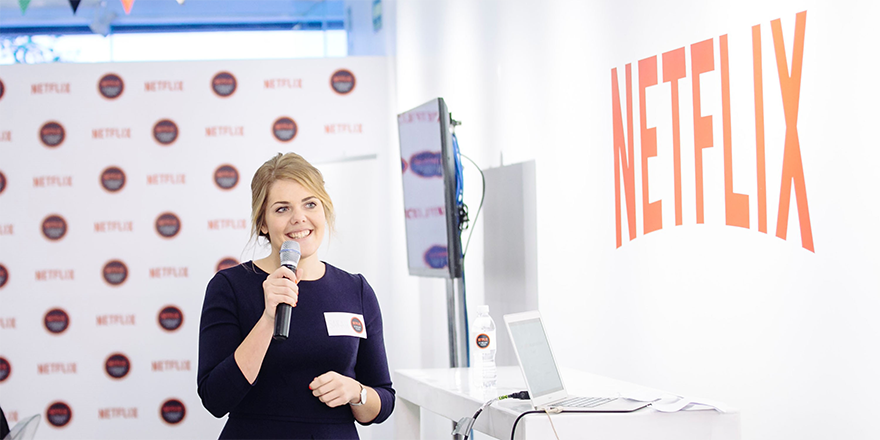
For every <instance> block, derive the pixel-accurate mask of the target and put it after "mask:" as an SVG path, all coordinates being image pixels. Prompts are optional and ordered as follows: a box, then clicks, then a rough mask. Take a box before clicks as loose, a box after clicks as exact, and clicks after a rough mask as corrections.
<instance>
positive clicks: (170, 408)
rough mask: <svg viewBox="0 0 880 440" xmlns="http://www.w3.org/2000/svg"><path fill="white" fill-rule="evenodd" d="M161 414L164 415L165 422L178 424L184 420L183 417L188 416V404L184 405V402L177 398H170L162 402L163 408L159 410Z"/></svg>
mask: <svg viewBox="0 0 880 440" xmlns="http://www.w3.org/2000/svg"><path fill="white" fill-rule="evenodd" d="M159 414H160V415H161V416H162V420H164V421H165V423H168V424H171V425H176V424H178V423H180V422H182V421H183V418H184V417H186V406H184V405H183V402H181V401H179V400H177V399H168V400H166V401H165V402H164V403H162V408H161V409H160V410H159Z"/></svg>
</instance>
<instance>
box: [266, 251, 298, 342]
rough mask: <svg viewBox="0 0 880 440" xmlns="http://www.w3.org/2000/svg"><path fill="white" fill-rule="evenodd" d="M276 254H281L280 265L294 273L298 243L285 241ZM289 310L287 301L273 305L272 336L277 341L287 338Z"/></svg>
mask: <svg viewBox="0 0 880 440" xmlns="http://www.w3.org/2000/svg"><path fill="white" fill-rule="evenodd" d="M278 254H279V255H280V256H281V265H282V266H284V267H286V268H288V269H290V270H292V271H293V273H296V265H297V264H299V257H300V251H299V243H297V242H295V241H293V240H288V241H285V242H284V243H283V244H282V245H281V250H280V251H279V252H278ZM291 310H292V307H290V304H287V303H281V304H278V306H277V307H275V334H274V335H273V336H272V338H273V339H277V340H279V341H283V340H285V339H287V335H288V334H290V312H291Z"/></svg>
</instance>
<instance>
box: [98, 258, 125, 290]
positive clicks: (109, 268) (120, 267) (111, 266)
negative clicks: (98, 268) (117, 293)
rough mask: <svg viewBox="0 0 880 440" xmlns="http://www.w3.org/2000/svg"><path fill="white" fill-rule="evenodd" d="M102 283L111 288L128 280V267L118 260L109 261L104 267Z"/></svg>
mask: <svg viewBox="0 0 880 440" xmlns="http://www.w3.org/2000/svg"><path fill="white" fill-rule="evenodd" d="M103 274H104V281H106V282H107V284H110V285H111V286H118V285H121V284H122V283H124V282H125V280H126V279H127V278H128V267H127V266H126V265H125V263H123V262H121V261H119V260H110V261H108V262H107V264H105V265H104V270H103Z"/></svg>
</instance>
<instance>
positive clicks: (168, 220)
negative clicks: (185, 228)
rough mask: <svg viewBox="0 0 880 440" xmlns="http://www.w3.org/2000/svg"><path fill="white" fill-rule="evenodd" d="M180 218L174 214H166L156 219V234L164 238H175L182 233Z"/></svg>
mask: <svg viewBox="0 0 880 440" xmlns="http://www.w3.org/2000/svg"><path fill="white" fill-rule="evenodd" d="M180 228H181V223H180V218H179V217H177V215H175V214H174V213H172V212H165V213H162V214H160V215H159V217H156V232H157V233H158V234H159V235H160V236H161V237H162V238H174V237H175V236H177V234H178V233H179V232H180Z"/></svg>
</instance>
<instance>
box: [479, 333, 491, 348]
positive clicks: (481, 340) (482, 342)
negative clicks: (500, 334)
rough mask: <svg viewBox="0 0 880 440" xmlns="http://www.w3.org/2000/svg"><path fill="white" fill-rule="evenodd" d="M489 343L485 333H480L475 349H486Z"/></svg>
mask: <svg viewBox="0 0 880 440" xmlns="http://www.w3.org/2000/svg"><path fill="white" fill-rule="evenodd" d="M490 342H491V341H490V340H489V335H487V334H485V333H480V334H479V335H477V347H480V348H486V347H488V346H489V343H490Z"/></svg>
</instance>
